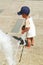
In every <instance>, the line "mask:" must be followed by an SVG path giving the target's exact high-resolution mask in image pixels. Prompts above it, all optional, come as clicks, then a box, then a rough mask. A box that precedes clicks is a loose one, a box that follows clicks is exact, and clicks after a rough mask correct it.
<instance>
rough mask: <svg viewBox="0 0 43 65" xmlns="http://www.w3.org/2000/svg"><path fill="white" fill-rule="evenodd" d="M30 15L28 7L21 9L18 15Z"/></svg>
mask: <svg viewBox="0 0 43 65" xmlns="http://www.w3.org/2000/svg"><path fill="white" fill-rule="evenodd" d="M29 13H30V8H29V7H27V6H23V7H22V8H21V10H20V11H19V12H18V13H17V14H18V15H22V14H27V15H28V14H29Z"/></svg>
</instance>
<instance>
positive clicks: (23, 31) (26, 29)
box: [22, 27, 30, 34]
mask: <svg viewBox="0 0 43 65" xmlns="http://www.w3.org/2000/svg"><path fill="white" fill-rule="evenodd" d="M29 29H30V27H26V28H25V29H24V30H22V34H24V33H25V32H27V31H29Z"/></svg>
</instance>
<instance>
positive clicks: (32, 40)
mask: <svg viewBox="0 0 43 65" xmlns="http://www.w3.org/2000/svg"><path fill="white" fill-rule="evenodd" d="M31 45H32V46H33V45H34V38H31Z"/></svg>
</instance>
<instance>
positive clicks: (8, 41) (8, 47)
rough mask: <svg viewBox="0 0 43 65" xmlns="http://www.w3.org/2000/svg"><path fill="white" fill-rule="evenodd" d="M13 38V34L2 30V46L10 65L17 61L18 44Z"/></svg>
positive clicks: (0, 37) (0, 41) (14, 64)
mask: <svg viewBox="0 0 43 65" xmlns="http://www.w3.org/2000/svg"><path fill="white" fill-rule="evenodd" d="M12 39H13V38H12V37H11V36H9V35H8V34H5V33H4V32H3V31H2V30H0V48H1V47H2V48H3V49H2V50H3V51H4V54H5V57H6V60H7V62H8V65H16V63H17V57H16V55H17V52H18V44H17V43H16V42H15V43H14V42H13V40H12Z"/></svg>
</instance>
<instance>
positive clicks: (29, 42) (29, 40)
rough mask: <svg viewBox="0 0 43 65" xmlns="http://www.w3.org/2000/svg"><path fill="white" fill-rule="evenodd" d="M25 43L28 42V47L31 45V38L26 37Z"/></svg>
mask: <svg viewBox="0 0 43 65" xmlns="http://www.w3.org/2000/svg"><path fill="white" fill-rule="evenodd" d="M27 43H28V45H27V47H30V46H31V38H27Z"/></svg>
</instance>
